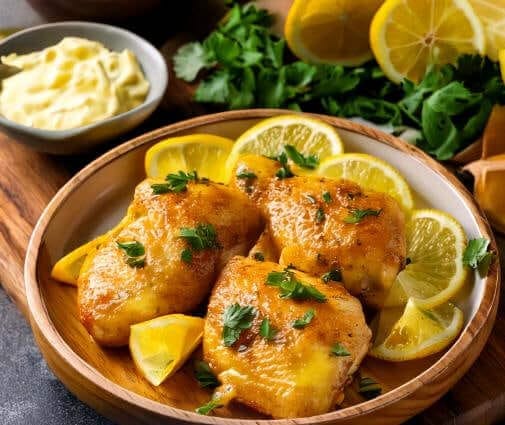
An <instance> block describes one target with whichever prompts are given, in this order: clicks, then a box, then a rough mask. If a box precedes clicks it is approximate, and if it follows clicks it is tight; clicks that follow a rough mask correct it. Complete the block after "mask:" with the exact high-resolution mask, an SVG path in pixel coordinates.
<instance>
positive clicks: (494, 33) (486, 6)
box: [468, 0, 505, 61]
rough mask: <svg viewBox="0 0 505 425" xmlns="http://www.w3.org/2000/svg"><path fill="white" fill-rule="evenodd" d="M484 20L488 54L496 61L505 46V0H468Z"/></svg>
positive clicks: (478, 15) (482, 20) (481, 19)
mask: <svg viewBox="0 0 505 425" xmlns="http://www.w3.org/2000/svg"><path fill="white" fill-rule="evenodd" d="M468 2H469V3H470V5H471V6H472V8H473V10H474V12H475V14H476V15H477V17H478V18H479V19H480V21H481V22H482V26H483V27H484V33H485V35H486V54H487V55H488V56H489V57H490V58H491V59H492V60H494V61H497V60H498V52H499V50H500V49H503V48H505V0H468Z"/></svg>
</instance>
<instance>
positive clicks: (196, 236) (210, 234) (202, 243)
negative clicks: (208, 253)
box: [179, 224, 219, 251]
mask: <svg viewBox="0 0 505 425" xmlns="http://www.w3.org/2000/svg"><path fill="white" fill-rule="evenodd" d="M179 237H180V238H183V239H185V240H186V241H187V242H188V244H189V246H190V247H191V248H192V249H193V250H195V251H202V250H204V249H210V248H219V242H218V240H217V233H216V229H214V226H213V225H212V224H198V225H197V226H196V227H195V228H191V227H182V228H181V229H180V230H179Z"/></svg>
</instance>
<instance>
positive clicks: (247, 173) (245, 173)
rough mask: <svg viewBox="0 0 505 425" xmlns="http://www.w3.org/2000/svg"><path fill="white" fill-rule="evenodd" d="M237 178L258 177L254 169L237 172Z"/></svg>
mask: <svg viewBox="0 0 505 425" xmlns="http://www.w3.org/2000/svg"><path fill="white" fill-rule="evenodd" d="M236 176H237V179H255V178H256V177H258V176H257V175H256V174H254V173H253V172H252V171H240V172H238V173H237V174H236Z"/></svg>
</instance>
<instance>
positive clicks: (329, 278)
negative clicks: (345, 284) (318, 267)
mask: <svg viewBox="0 0 505 425" xmlns="http://www.w3.org/2000/svg"><path fill="white" fill-rule="evenodd" d="M321 279H323V282H324V283H329V282H342V272H341V271H340V270H338V269H332V270H330V271H329V272H327V273H325V274H323V275H322V276H321Z"/></svg>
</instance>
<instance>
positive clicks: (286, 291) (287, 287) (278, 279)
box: [266, 269, 326, 303]
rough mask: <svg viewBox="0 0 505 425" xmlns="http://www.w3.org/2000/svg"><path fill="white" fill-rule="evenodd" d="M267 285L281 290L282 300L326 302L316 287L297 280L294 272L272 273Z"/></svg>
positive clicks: (269, 275) (268, 277)
mask: <svg viewBox="0 0 505 425" xmlns="http://www.w3.org/2000/svg"><path fill="white" fill-rule="evenodd" d="M266 284H267V285H269V286H277V287H278V288H279V290H280V297H281V298H292V299H295V300H309V299H312V300H315V301H317V302H320V303H322V302H325V301H326V296H325V295H324V294H323V293H321V292H320V291H319V290H318V289H317V288H316V287H315V286H312V285H305V284H304V283H302V282H301V281H299V280H298V279H296V278H295V275H294V273H293V272H292V271H290V270H288V269H286V270H284V271H283V272H271V273H269V274H268V276H267V281H266Z"/></svg>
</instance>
